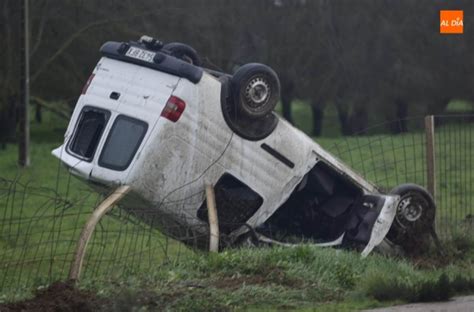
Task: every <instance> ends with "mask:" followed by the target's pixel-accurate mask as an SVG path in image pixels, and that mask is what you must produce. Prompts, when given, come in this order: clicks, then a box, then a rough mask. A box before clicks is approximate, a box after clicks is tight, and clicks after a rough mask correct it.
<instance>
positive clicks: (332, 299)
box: [0, 103, 474, 310]
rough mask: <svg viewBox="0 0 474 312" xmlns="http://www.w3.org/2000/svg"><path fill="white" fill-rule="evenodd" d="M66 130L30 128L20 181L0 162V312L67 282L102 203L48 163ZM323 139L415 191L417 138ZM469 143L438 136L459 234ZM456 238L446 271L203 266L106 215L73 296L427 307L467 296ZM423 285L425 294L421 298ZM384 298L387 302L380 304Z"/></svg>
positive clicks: (445, 196)
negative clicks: (448, 292) (1, 305)
mask: <svg viewBox="0 0 474 312" xmlns="http://www.w3.org/2000/svg"><path fill="white" fill-rule="evenodd" d="M308 111H309V110H308V108H307V107H306V106H305V105H304V104H303V103H298V104H297V105H296V106H295V118H296V120H297V121H298V122H297V126H299V127H301V128H302V129H303V130H304V131H309V129H310V121H311V120H310V115H309V114H308ZM65 127H66V122H65V121H64V120H62V119H59V118H57V117H56V116H54V115H51V114H45V120H44V122H43V124H41V125H38V124H36V123H33V124H32V141H33V143H32V146H31V166H30V167H29V168H27V169H20V168H19V167H18V166H17V165H16V159H17V148H16V146H14V145H11V144H10V145H8V146H7V149H6V150H0V178H3V179H5V181H3V182H0V206H1V207H4V208H3V209H2V210H3V211H2V217H1V219H0V222H1V225H0V234H1V235H0V259H1V260H0V289H1V290H0V301H2V300H12V299H18V298H22V297H25V296H28V295H30V291H31V289H32V287H33V288H35V287H40V286H42V285H47V284H48V283H50V282H52V281H54V280H56V279H61V278H64V277H65V276H66V274H67V271H68V268H69V263H70V261H71V259H72V252H73V250H74V246H75V241H76V240H77V237H78V235H79V232H80V230H81V229H82V225H83V224H84V222H85V220H86V218H87V216H88V215H89V213H90V212H91V210H92V209H93V207H95V206H96V204H97V203H98V201H99V200H100V197H99V196H98V195H96V194H94V193H92V192H91V191H90V189H89V188H88V187H87V186H86V185H84V184H83V183H81V182H80V181H78V180H76V179H75V178H71V176H70V175H69V174H68V173H67V172H65V170H64V169H63V168H62V167H61V166H60V164H59V163H58V161H57V160H56V159H55V158H54V157H53V156H52V155H51V154H50V152H51V150H52V149H53V148H55V147H57V146H58V145H59V144H60V142H61V140H62V135H63V132H64V129H65ZM332 127H333V129H332V130H330V131H331V133H330V134H329V135H328V136H324V137H322V138H316V141H317V142H318V143H319V144H320V145H321V146H323V147H324V148H326V149H328V150H329V151H331V152H333V153H334V154H335V155H337V156H338V157H339V158H341V159H342V160H344V161H345V162H347V163H348V164H350V165H351V166H352V167H353V168H354V169H355V170H356V171H358V172H360V173H361V174H363V175H364V176H365V177H367V179H369V180H370V181H372V182H375V183H377V185H379V186H380V187H381V188H382V189H385V190H388V189H390V188H391V187H393V186H396V185H398V184H400V183H405V182H415V183H419V184H421V185H424V184H425V181H426V177H425V171H424V170H425V169H424V168H425V162H424V135H423V133H422V132H421V131H419V132H412V133H409V134H403V135H398V136H391V135H384V134H379V135H374V136H363V137H350V138H341V137H334V135H335V134H336V133H337V131H338V130H337V129H336V125H332ZM329 129H331V128H329ZM453 129H454V130H456V131H454V130H453ZM473 132H474V127H472V126H471V125H466V124H459V125H456V128H452V126H449V127H448V126H444V127H441V128H440V129H439V131H437V141H438V143H439V144H438V149H437V155H438V156H437V157H438V161H439V166H438V171H439V176H440V177H441V178H442V179H440V181H439V195H438V203H439V205H440V209H439V215H440V216H441V218H440V220H444V219H446V218H447V217H448V216H454V222H455V223H456V224H457V222H463V221H464V219H465V218H466V216H467V215H468V214H469V213H473V209H474V208H473V205H472V204H473V203H474V199H473V196H474V195H473V194H474V185H473V184H472V178H471V177H472V174H473V172H474V168H473V167H472V162H471V161H470V160H471V157H472V155H471V154H472V150H473V149H472V144H473V142H472V140H470V138H471V137H472V136H471V135H472V133H473ZM453 133H455V134H453ZM453 154H455V157H453V156H452V155H453ZM12 181H13V182H12ZM12 187H15V188H12ZM448 208H449V209H448ZM451 221H452V220H451ZM446 224H447V223H446ZM450 225H452V224H451V223H450ZM460 237H461V238H459V237H458V236H456V238H455V239H456V240H457V241H456V242H457V243H456V244H458V245H459V246H458V245H456V246H455V247H453V249H452V250H451V251H450V255H451V256H450V257H448V258H447V259H448V260H447V262H446V261H445V262H442V263H441V264H439V263H435V264H433V265H432V264H430V263H429V261H428V264H427V265H426V264H423V265H422V266H421V267H420V265H417V264H416V263H415V264H413V263H409V262H406V261H398V260H394V259H388V258H384V257H382V256H379V255H373V256H370V257H369V259H368V260H361V259H360V257H359V255H358V254H356V253H351V252H347V251H342V250H337V251H336V250H332V249H315V248H313V247H311V246H303V247H301V248H296V249H280V248H277V249H263V250H245V249H244V250H237V251H226V252H224V253H222V254H219V255H207V254H201V253H197V254H196V253H194V252H193V251H190V250H189V249H188V248H186V247H184V246H183V245H182V244H180V243H178V242H175V241H172V240H170V239H167V238H165V237H163V236H162V235H161V234H159V233H157V232H156V231H152V230H150V229H149V228H147V227H146V226H143V225H142V224H140V223H139V222H136V220H135V219H134V218H133V217H132V218H130V217H129V216H128V215H126V214H125V213H123V212H122V211H120V210H119V209H116V210H114V211H113V212H112V213H111V215H110V216H108V217H106V218H105V219H104V221H102V222H101V223H100V225H99V227H98V228H97V232H96V234H95V235H94V238H93V240H92V242H91V244H90V246H89V249H88V257H87V258H86V262H85V270H84V275H83V281H82V283H81V285H82V286H83V287H93V288H94V289H96V290H97V291H98V293H99V294H102V295H104V296H108V297H111V298H117V300H116V301H114V302H115V303H114V304H117V305H125V306H127V305H132V306H140V304H143V302H142V301H143V300H142V301H140V300H141V299H143V298H142V294H141V290H142V289H143V288H146V289H149V290H150V292H149V295H150V296H151V299H150V300H151V301H153V302H157V303H158V304H160V305H166V306H168V307H169V308H180V309H196V310H207V309H209V308H210V307H218V308H222V309H228V308H252V307H257V308H258V307H260V308H261V307H268V308H297V307H298V308H304V307H307V308H309V307H317V308H318V309H323V310H327V309H334V310H344V309H348V310H350V309H354V308H366V307H372V306H379V305H381V304H382V305H383V304H387V302H396V301H404V302H405V301H417V300H422V299H423V298H424V297H423V296H431V297H430V298H432V297H433V296H435V295H436V291H437V290H438V288H437V287H445V286H446V285H449V286H446V287H449V288H450V289H452V290H453V291H456V292H459V291H463V290H470V291H473V289H474V286H473V283H474V282H473V279H474V277H473V274H474V272H473V269H472V268H473V265H472V264H473V259H474V256H473V252H472V250H473V246H472V242H471V241H470V240H469V239H466V237H464V236H462V235H461V236H460ZM52 242H54V243H52ZM454 255H455V256H454ZM18 259H21V261H20V262H18ZM423 263H424V262H423ZM427 267H429V268H430V269H427ZM443 273H444V274H443ZM442 276H443V277H442ZM446 276H447V281H446V279H445V277H446ZM462 276H463V277H462ZM105 277H107V279H106V278H105ZM463 278H464V279H463ZM393 280H396V281H397V282H396V283H392V281H393ZM112 281H113V282H112ZM443 283H444V284H443ZM446 283H447V284H446ZM195 284H196V285H198V286H193V285H195ZM12 285H15V287H12ZM117 285H119V287H117ZM189 285H191V286H189ZM199 285H200V286H199ZM380 285H382V286H380ZM430 285H431V286H433V285H435V286H433V289H428V290H426V289H425V288H429V287H431V286H430ZM436 285H438V286H436ZM16 286H22V287H21V288H20V289H22V291H18V288H17V287H16ZM201 286H202V287H201ZM379 286H380V287H379ZM394 289H395V290H394ZM384 290H386V292H387V293H392V292H393V293H394V295H393V296H391V295H388V297H386V296H387V295H384V293H385V292H384ZM425 293H429V295H426V294H425ZM424 294H425V295H424ZM137 298H141V299H140V300H138V299H137ZM145 299H146V298H145ZM137 300H138V301H137ZM145 301H146V300H145Z"/></svg>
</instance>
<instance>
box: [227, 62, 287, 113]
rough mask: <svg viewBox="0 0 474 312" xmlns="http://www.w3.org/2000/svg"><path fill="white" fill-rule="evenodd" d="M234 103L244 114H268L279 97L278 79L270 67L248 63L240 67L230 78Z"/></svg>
mask: <svg viewBox="0 0 474 312" xmlns="http://www.w3.org/2000/svg"><path fill="white" fill-rule="evenodd" d="M231 88H232V91H231V92H232V98H233V103H234V105H236V106H237V109H238V110H239V111H240V112H241V113H242V114H243V115H245V116H247V117H250V118H260V117H263V116H266V115H268V114H270V113H271V112H272V111H273V109H274V108H275V106H276V104H277V102H278V100H279V99H280V80H279V79H278V76H277V74H276V73H275V71H274V70H273V69H271V68H270V67H268V66H266V65H263V64H258V63H250V64H245V65H243V66H242V67H240V68H239V69H238V70H237V71H236V73H235V74H234V76H233V77H232V80H231Z"/></svg>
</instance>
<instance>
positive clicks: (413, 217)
mask: <svg viewBox="0 0 474 312" xmlns="http://www.w3.org/2000/svg"><path fill="white" fill-rule="evenodd" d="M390 194H393V195H399V196H400V201H399V203H398V205H397V212H396V215H395V220H394V221H393V224H392V227H391V228H390V231H389V232H388V234H387V239H388V240H389V241H391V242H392V243H394V244H396V245H399V246H401V247H402V248H403V249H404V250H405V251H406V252H408V253H419V252H422V251H423V250H424V249H426V247H427V246H428V242H429V237H430V234H431V233H432V230H433V229H434V221H435V215H436V205H435V202H434V200H433V197H432V196H431V194H430V193H429V192H428V191H427V190H426V189H425V188H423V187H421V186H419V185H416V184H402V185H400V186H397V187H396V188H394V189H393V190H391V191H390Z"/></svg>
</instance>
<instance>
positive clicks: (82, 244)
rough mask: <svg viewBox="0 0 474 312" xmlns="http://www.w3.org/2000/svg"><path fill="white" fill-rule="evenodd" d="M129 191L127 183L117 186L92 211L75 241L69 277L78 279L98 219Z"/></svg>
mask: <svg viewBox="0 0 474 312" xmlns="http://www.w3.org/2000/svg"><path fill="white" fill-rule="evenodd" d="M129 191H130V186H129V185H123V186H120V187H118V188H117V189H116V190H115V191H114V192H113V193H112V194H111V195H110V196H109V197H107V198H106V199H105V200H104V201H103V202H101V203H100V205H99V206H97V208H96V209H95V210H94V212H92V215H91V216H90V217H89V220H87V223H86V225H85V226H84V228H83V229H82V232H81V236H80V237H79V241H78V242H77V247H76V253H75V255H74V260H73V262H72V263H71V268H70V270H69V279H71V280H79V278H80V276H81V269H82V262H83V260H84V255H85V254H86V249H87V244H88V243H89V240H90V239H91V237H92V233H94V229H95V226H96V225H97V223H98V222H99V221H100V219H101V218H102V217H103V216H104V215H105V214H106V213H107V212H108V211H109V210H110V209H112V207H113V206H114V205H115V204H116V203H117V202H118V201H119V200H121V199H122V198H123V197H124V196H125V195H126V194H127V193H128V192H129Z"/></svg>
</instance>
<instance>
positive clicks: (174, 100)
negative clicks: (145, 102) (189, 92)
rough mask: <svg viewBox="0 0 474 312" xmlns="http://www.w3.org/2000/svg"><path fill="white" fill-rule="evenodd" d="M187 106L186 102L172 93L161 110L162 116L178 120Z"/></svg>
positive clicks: (174, 120)
mask: <svg viewBox="0 0 474 312" xmlns="http://www.w3.org/2000/svg"><path fill="white" fill-rule="evenodd" d="M185 107H186V103H185V102H184V101H183V100H181V99H180V98H179V97H176V96H173V95H172V96H171V97H170V98H169V99H168V102H166V105H165V107H164V108H163V111H162V112H161V116H162V117H165V118H166V119H169V120H171V121H172V122H177V121H178V119H179V117H181V114H182V113H183V112H184V108H185Z"/></svg>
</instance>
